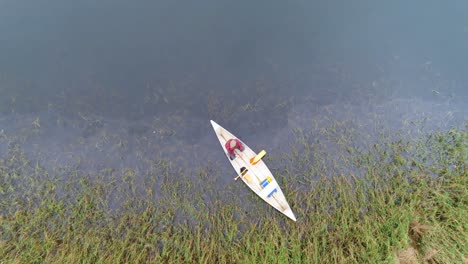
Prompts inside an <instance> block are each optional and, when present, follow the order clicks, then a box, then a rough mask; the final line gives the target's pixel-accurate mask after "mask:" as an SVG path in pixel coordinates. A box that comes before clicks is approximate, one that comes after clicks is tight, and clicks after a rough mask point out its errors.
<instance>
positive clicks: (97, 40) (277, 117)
mask: <svg viewBox="0 0 468 264" xmlns="http://www.w3.org/2000/svg"><path fill="white" fill-rule="evenodd" d="M466 47H468V3H466V2H465V1H450V2H442V1H410V2H409V1H388V2H385V3H384V2H376V1H344V0H343V1H255V2H252V1H214V0H212V1H190V2H189V1H185V2H182V1H139V2H138V3H133V2H130V1H115V0H114V1H107V0H106V1H63V0H61V1H58V0H56V1H47V2H45V1H26V0H14V1H13V0H0V155H2V157H5V156H6V155H8V152H9V151H11V149H12V148H14V147H15V146H19V147H20V148H21V149H23V150H25V151H26V153H27V154H28V155H29V158H31V159H33V160H37V161H39V162H40V163H41V164H42V166H44V167H46V168H48V169H50V170H53V169H54V168H55V167H56V166H75V167H76V168H78V169H80V170H85V171H86V170H101V169H104V168H108V167H112V168H116V169H122V168H125V167H134V168H138V169H139V170H141V171H144V170H147V169H148V167H150V166H151V164H152V163H153V162H155V161H157V160H158V159H171V160H172V161H173V163H174V164H175V165H174V166H178V167H184V168H187V169H189V170H190V169H191V168H195V167H203V166H206V165H207V161H211V162H215V163H216V164H218V166H219V167H220V168H222V169H223V170H225V171H226V172H228V171H229V170H230V169H231V168H230V167H229V164H228V163H227V161H226V160H225V159H224V157H223V156H222V155H220V153H222V152H221V151H222V150H221V148H220V147H219V143H218V142H217V141H216V137H215V136H214V134H213V131H211V127H210V124H209V120H210V119H214V120H215V121H217V122H218V123H220V124H221V125H223V126H224V127H226V128H227V129H229V130H230V131H231V132H233V133H234V134H236V135H238V136H239V137H241V138H242V139H243V140H244V141H245V142H247V143H248V144H249V145H250V146H251V147H252V148H254V149H255V150H259V149H260V148H265V149H267V150H268V151H270V152H273V153H275V151H276V152H280V151H281V150H283V149H287V147H288V144H290V142H291V140H292V139H293V137H294V136H293V130H294V129H296V128H298V127H300V128H303V129H306V130H309V131H311V132H312V133H314V131H317V134H318V131H320V129H322V128H324V127H326V126H328V125H330V123H331V122H333V121H336V122H341V123H344V124H347V125H348V126H349V128H350V129H351V128H353V129H357V130H360V131H364V132H366V133H368V134H371V135H373V136H374V138H377V136H378V135H379V133H381V132H382V131H384V130H385V131H394V132H395V134H397V133H399V134H402V135H408V134H411V135H415V134H417V133H428V132H432V131H435V130H440V129H442V130H443V129H448V128H450V127H451V126H460V125H461V124H462V123H464V122H466V120H467V110H468V107H467V106H468V104H467V102H468V100H467V99H468V74H467V73H468V49H467V48H466ZM411 122H423V123H424V124H423V125H421V126H418V127H417V128H416V127H415V126H412V123H411ZM418 124H420V123H418ZM412 129H414V131H413V130H412ZM357 141H365V139H357ZM333 151H334V150H333V146H331V147H330V153H333ZM275 166H280V165H278V164H275Z"/></svg>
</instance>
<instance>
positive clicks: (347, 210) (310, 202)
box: [0, 128, 468, 263]
mask: <svg viewBox="0 0 468 264" xmlns="http://www.w3.org/2000/svg"><path fill="white" fill-rule="evenodd" d="M467 139H468V133H467V132H466V129H463V128H461V129H452V130H449V131H447V132H439V133H433V134H431V135H427V136H423V137H421V138H419V139H415V140H412V141H404V140H400V141H390V140H389V141H386V142H382V143H381V144H379V145H374V146H372V147H370V148H369V149H365V150H364V149H362V148H358V147H353V145H352V144H346V142H345V143H343V147H342V148H340V151H339V153H340V155H341V156H340V157H334V159H336V160H339V162H331V164H332V166H335V167H336V170H335V173H334V174H331V175H330V174H329V173H330V168H329V167H328V166H330V164H329V163H330V160H327V159H328V158H327V157H326V156H325V155H326V153H325V150H324V149H321V148H320V147H319V145H317V146H314V145H313V144H309V143H310V142H312V139H311V138H310V137H309V136H307V135H302V136H301V137H298V141H297V144H296V146H297V147H296V148H292V150H291V152H290V153H288V155H285V156H284V157H279V158H280V159H282V162H281V163H280V164H284V166H282V167H278V168H275V169H274V173H275V174H276V175H277V178H278V180H279V181H280V182H281V185H282V187H283V191H284V193H285V195H286V196H287V199H288V201H289V202H290V204H291V207H292V208H293V211H294V212H295V213H296V216H297V218H298V221H297V223H294V222H292V221H289V220H287V219H286V218H285V217H283V216H282V215H281V214H279V213H277V212H276V211H274V209H272V208H269V207H268V206H266V205H265V204H264V203H263V202H262V201H261V200H260V199H258V198H257V197H255V195H254V194H253V193H250V192H243V191H241V190H240V189H241V188H243V187H240V186H241V185H234V184H232V185H229V186H227V187H226V188H227V189H226V190H224V191H221V190H220V188H219V186H218V185H217V182H216V181H217V179H219V178H220V177H226V176H225V175H224V176H223V175H218V174H217V173H216V169H215V168H213V166H211V165H206V167H204V168H199V169H198V171H197V175H196V177H193V175H192V176H190V175H188V174H187V173H186V172H184V171H179V170H174V169H173V168H171V166H170V164H168V163H167V162H165V161H159V162H158V163H157V166H155V167H157V169H156V170H154V171H150V172H148V173H147V174H145V175H141V174H142V173H141V172H138V171H136V170H133V169H132V168H128V169H126V170H124V171H123V172H122V173H121V174H119V175H117V174H115V173H114V172H113V171H112V170H111V169H109V170H103V171H99V172H96V173H94V174H90V173H89V172H87V173H85V172H80V171H77V170H73V169H66V170H64V171H61V172H60V173H57V172H56V173H55V174H54V175H52V174H51V173H50V172H47V171H46V170H45V169H43V168H42V167H41V166H40V164H38V163H35V162H32V161H30V160H28V159H27V157H26V156H25V154H24V153H23V152H22V151H21V150H20V149H15V150H13V151H10V153H9V154H8V155H7V156H5V157H3V158H2V159H1V160H0V186H1V189H0V198H1V202H0V259H2V261H3V262H4V263H43V262H47V263H76V262H80V263H127V262H131V263H148V262H153V263H181V262H188V263H193V262H196V263H397V262H399V263H423V262H427V263H463V262H465V263H466V261H467V254H468V250H467V248H468V235H467V230H468V224H467V223H466V221H464V220H463V219H468V210H467V208H468V190H467V188H466V186H468V176H467V174H468V173H467V168H466V165H467V164H466V163H467V155H468V154H467V145H466V144H467V141H468V140H467ZM317 144H318V143H317ZM320 157H322V158H320ZM324 157H325V158H324ZM293 168H296V169H297V168H300V170H298V171H294V170H293ZM342 168H354V169H353V170H349V172H348V173H344V172H343V171H345V170H340V169H342ZM58 171H59V170H58ZM340 171H341V173H340ZM192 173H193V172H192ZM63 174H67V175H68V177H66V180H64V179H63V178H61V177H60V176H61V175H62V176H63ZM246 200H248V201H249V202H248V203H246ZM246 204H248V205H246Z"/></svg>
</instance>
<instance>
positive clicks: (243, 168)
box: [240, 167, 247, 175]
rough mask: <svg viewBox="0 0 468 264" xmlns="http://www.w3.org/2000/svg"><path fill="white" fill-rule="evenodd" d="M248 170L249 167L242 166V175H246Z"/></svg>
mask: <svg viewBox="0 0 468 264" xmlns="http://www.w3.org/2000/svg"><path fill="white" fill-rule="evenodd" d="M246 172H247V168H245V167H242V168H240V173H241V175H244V174H245V173H246Z"/></svg>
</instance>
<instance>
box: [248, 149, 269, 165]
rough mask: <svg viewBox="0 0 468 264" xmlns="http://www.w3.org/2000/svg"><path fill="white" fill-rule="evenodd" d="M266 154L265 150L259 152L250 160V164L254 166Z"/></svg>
mask: <svg viewBox="0 0 468 264" xmlns="http://www.w3.org/2000/svg"><path fill="white" fill-rule="evenodd" d="M265 154H266V151H265V150H262V151H260V153H258V154H257V156H255V157H253V158H251V159H250V164H252V165H255V164H257V163H258V162H259V161H260V160H261V159H262V158H263V157H264V156H265Z"/></svg>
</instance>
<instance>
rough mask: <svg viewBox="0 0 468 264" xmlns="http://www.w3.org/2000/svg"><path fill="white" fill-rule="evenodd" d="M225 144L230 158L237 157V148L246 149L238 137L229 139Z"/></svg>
mask: <svg viewBox="0 0 468 264" xmlns="http://www.w3.org/2000/svg"><path fill="white" fill-rule="evenodd" d="M224 146H225V147H226V150H227V152H228V155H229V158H230V159H231V160H234V159H235V158H236V153H235V152H234V151H235V150H236V149H238V150H240V151H244V149H245V147H244V145H243V144H242V143H241V142H240V140H238V139H237V138H231V139H229V140H228V141H227V142H226V144H225V145H224Z"/></svg>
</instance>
